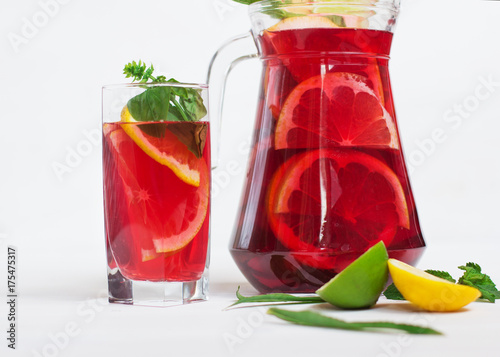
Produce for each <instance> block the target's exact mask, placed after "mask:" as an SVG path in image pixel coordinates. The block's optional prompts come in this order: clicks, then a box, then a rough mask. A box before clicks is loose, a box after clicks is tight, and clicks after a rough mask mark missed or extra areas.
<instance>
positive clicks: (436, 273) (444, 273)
mask: <svg viewBox="0 0 500 357" xmlns="http://www.w3.org/2000/svg"><path fill="white" fill-rule="evenodd" d="M425 272H426V273H429V274H431V275H434V276H437V277H438V278H441V279H444V280H448V281H449V282H451V283H456V282H457V281H456V280H455V279H453V277H452V276H451V275H450V273H448V272H447V271H442V270H431V269H427V270H426V271H425Z"/></svg>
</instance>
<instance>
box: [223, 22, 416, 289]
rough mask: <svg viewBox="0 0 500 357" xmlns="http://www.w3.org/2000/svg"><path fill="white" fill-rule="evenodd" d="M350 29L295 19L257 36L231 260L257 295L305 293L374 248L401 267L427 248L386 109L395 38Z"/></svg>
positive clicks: (389, 103) (394, 126)
mask: <svg viewBox="0 0 500 357" xmlns="http://www.w3.org/2000/svg"><path fill="white" fill-rule="evenodd" d="M349 19H350V18H349V17H341V20H342V21H343V22H342V21H338V20H339V17H338V16H337V17H335V16H330V17H328V16H326V17H325V16H313V15H311V16H292V17H289V18H285V19H283V20H281V21H279V22H278V23H277V24H276V25H274V26H272V27H269V28H267V29H266V30H264V31H262V32H260V34H259V35H258V36H257V41H258V45H259V48H260V51H261V59H262V61H263V66H264V67H263V75H262V89H261V94H260V99H259V101H260V105H259V111H258V113H257V122H256V126H255V131H254V137H253V149H252V151H251V157H250V162H249V171H248V175H247V181H246V185H245V189H244V192H243V197H242V201H241V207H240V213H239V215H238V217H237V222H236V228H235V232H234V238H233V241H232V243H231V247H230V250H231V254H232V256H233V258H234V260H235V262H236V263H237V265H238V267H239V268H240V270H241V271H242V272H243V274H244V275H245V277H246V278H247V279H248V280H249V282H250V283H251V284H252V285H253V286H254V287H255V288H256V289H257V290H259V291H260V292H262V293H267V292H313V291H315V290H316V289H317V288H318V287H320V286H321V285H323V284H324V283H325V282H327V281H328V280H330V279H331V278H332V277H334V276H335V275H336V274H337V273H339V272H340V271H342V269H344V268H345V267H346V266H347V265H348V264H350V263H351V262H352V261H353V260H354V259H356V258H357V257H359V256H360V255H361V254H362V253H364V252H365V251H366V250H367V249H368V248H370V247H371V246H373V245H374V244H376V243H377V242H379V241H383V242H384V243H385V245H386V246H387V248H388V251H389V255H390V256H391V257H393V258H397V259H400V260H403V261H405V262H407V263H410V264H411V263H415V261H416V260H417V259H418V258H419V256H420V255H421V253H422V250H423V247H424V246H425V243H424V240H423V237H422V233H421V231H420V227H419V222H418V216H417V211H416V208H415V202H414V198H413V195H412V191H411V187H410V183H409V180H408V174H407V171H406V167H405V162H404V157H403V153H402V149H401V143H400V140H399V135H398V128H397V123H396V115H395V111H394V104H393V100H392V93H391V87H390V80H389V73H388V60H389V52H390V47H391V41H392V36H393V35H392V32H390V31H382V30H377V29H369V28H355V27H348V26H347V25H346V22H348V20H349ZM339 24H340V25H339Z"/></svg>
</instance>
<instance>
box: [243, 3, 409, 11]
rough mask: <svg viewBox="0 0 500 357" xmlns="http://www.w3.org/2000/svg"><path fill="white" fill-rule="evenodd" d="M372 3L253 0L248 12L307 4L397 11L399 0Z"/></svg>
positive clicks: (305, 5) (306, 5) (304, 5)
mask: <svg viewBox="0 0 500 357" xmlns="http://www.w3.org/2000/svg"><path fill="white" fill-rule="evenodd" d="M372 1H375V2H373V3H368V4H367V3H366V2H364V1H363V0H354V1H350V0H334V1H310V0H304V1H303V2H301V3H291V4H287V3H284V2H281V1H279V0H262V1H257V2H254V3H253V4H251V5H250V6H249V9H248V10H249V12H250V13H254V12H263V11H264V12H265V11H269V10H273V9H279V8H283V7H308V6H325V7H328V6H339V5H343V6H353V7H364V8H381V9H386V10H389V11H393V12H396V13H397V12H398V11H399V7H400V0H372Z"/></svg>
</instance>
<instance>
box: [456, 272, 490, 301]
mask: <svg viewBox="0 0 500 357" xmlns="http://www.w3.org/2000/svg"><path fill="white" fill-rule="evenodd" d="M458 268H459V269H461V270H464V271H465V272H464V275H463V276H462V277H461V278H460V279H458V283H459V284H463V285H468V286H472V287H473V288H476V289H478V290H479V291H481V294H482V296H481V298H482V299H486V300H488V301H489V302H493V303H494V302H495V299H500V292H499V291H498V289H497V288H496V285H495V283H493V281H492V280H491V278H490V277H489V276H488V275H486V274H483V273H482V272H481V267H480V266H479V265H478V264H476V263H467V264H466V265H465V266H464V265H461V266H459V267H458Z"/></svg>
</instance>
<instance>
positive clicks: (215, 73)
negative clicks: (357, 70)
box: [207, 31, 258, 169]
mask: <svg viewBox="0 0 500 357" xmlns="http://www.w3.org/2000/svg"><path fill="white" fill-rule="evenodd" d="M249 40H251V44H252V45H253V49H254V51H255V52H254V53H249V52H251V51H249V50H248V44H245V42H249ZM241 45H243V47H242V48H238V46H241ZM230 51H232V52H230ZM226 53H230V54H231V53H233V54H232V55H231V56H230V57H228V58H224V57H226V56H224V55H225V54H226ZM252 58H258V53H257V52H256V45H255V42H254V39H253V36H252V32H251V31H249V32H246V33H244V34H241V35H238V36H236V37H233V38H231V39H229V40H228V41H227V42H225V43H224V44H223V45H222V46H221V47H220V48H219V49H218V50H217V52H215V54H214V55H213V57H212V59H211V61H210V64H209V66H208V74H207V84H208V85H209V88H210V93H209V110H210V122H211V123H210V125H211V127H212V128H211V141H212V169H215V168H216V167H217V164H218V161H219V148H220V136H221V124H222V113H223V109H224V94H225V93H226V84H227V78H228V76H229V73H231V71H232V70H233V68H234V67H236V65H238V64H239V63H241V62H243V61H246V60H248V59H252Z"/></svg>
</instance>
